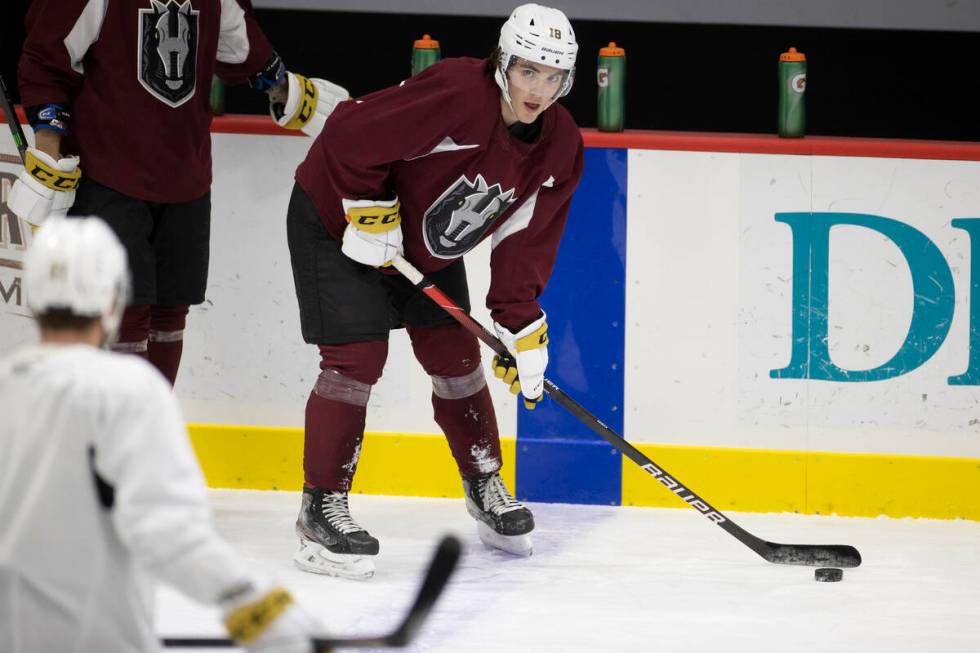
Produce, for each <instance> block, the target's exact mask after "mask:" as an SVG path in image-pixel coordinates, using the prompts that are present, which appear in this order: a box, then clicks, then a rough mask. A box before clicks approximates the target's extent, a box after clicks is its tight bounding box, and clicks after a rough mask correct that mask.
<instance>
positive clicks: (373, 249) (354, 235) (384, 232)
mask: <svg viewBox="0 0 980 653" xmlns="http://www.w3.org/2000/svg"><path fill="white" fill-rule="evenodd" d="M400 208H401V205H400V204H399V203H398V198H397V197H396V198H395V199H393V200H386V201H380V202H376V201H373V200H344V211H345V212H346V214H347V228H346V229H345V230H344V242H343V245H341V247H340V251H342V252H343V253H344V254H346V255H347V256H348V257H350V258H352V259H354V260H355V261H357V262H358V263H363V264H364V265H370V266H372V267H376V268H380V267H382V266H385V265H388V264H389V263H390V262H391V259H393V258H394V257H395V254H401V253H402V216H401V215H400V214H399V213H398V211H399V209H400Z"/></svg>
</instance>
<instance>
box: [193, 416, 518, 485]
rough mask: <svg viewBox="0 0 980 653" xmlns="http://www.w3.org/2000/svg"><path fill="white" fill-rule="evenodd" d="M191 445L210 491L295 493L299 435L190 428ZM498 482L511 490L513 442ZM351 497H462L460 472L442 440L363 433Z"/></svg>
mask: <svg viewBox="0 0 980 653" xmlns="http://www.w3.org/2000/svg"><path fill="white" fill-rule="evenodd" d="M187 429H188V431H189V432H190V436H191V443H192V444H193V445H194V450H195V452H196V453H197V457H198V460H199V461H200V462H201V467H202V468H203V470H204V476H205V478H206V479H207V482H208V485H209V486H210V487H220V488H234V489H252V490H300V489H302V487H303V429H301V428H281V427H269V426H228V425H223V424H189V425H188V426H187ZM500 448H501V453H502V455H503V461H504V466H503V469H502V470H501V476H502V477H503V479H504V481H505V482H506V483H507V485H508V487H510V488H513V487H514V460H515V448H516V447H515V442H514V438H512V437H511V438H501V439H500ZM353 492H359V493H363V494H388V495H400V496H419V497H462V496H463V488H462V486H461V484H460V479H459V472H458V471H457V469H456V462H455V461H454V460H453V457H452V454H451V453H450V451H449V446H448V445H447V444H446V439H445V438H444V437H443V436H442V435H419V434H415V433H411V434H408V433H368V434H366V435H365V438H364V445H363V446H362V448H361V460H360V463H359V464H358V467H357V475H356V476H355V477H354V487H353Z"/></svg>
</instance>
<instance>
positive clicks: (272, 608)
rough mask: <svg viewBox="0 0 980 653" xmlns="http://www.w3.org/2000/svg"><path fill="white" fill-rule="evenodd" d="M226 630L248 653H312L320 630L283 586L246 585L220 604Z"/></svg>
mask: <svg viewBox="0 0 980 653" xmlns="http://www.w3.org/2000/svg"><path fill="white" fill-rule="evenodd" d="M222 610H223V613H224V622H225V627H226V628H227V629H228V635H229V636H230V637H231V638H232V639H233V640H234V641H235V643H236V644H238V645H239V646H241V647H243V648H244V649H245V650H246V651H248V652H249V653H313V637H314V636H316V635H318V634H319V633H320V632H321V630H320V627H319V624H318V623H317V622H316V620H315V619H313V617H311V616H310V615H309V614H307V613H306V612H305V611H304V610H303V609H302V608H300V607H299V606H298V605H296V603H295V602H294V601H293V597H292V595H291V594H290V593H289V592H288V591H286V590H285V589H283V588H282V587H276V588H273V589H269V588H265V589H262V590H258V589H255V588H254V587H253V586H247V587H245V588H243V589H242V590H240V591H238V592H236V593H234V594H233V595H232V596H231V597H230V598H227V599H225V600H224V601H223V603H222Z"/></svg>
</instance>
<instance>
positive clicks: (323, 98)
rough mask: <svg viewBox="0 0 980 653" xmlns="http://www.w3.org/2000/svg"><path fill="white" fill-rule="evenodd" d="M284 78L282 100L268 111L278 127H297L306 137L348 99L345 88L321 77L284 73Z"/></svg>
mask: <svg viewBox="0 0 980 653" xmlns="http://www.w3.org/2000/svg"><path fill="white" fill-rule="evenodd" d="M286 79H287V84H288V90H287V95H286V103H285V104H281V103H279V102H273V103H272V104H271V105H270V106H269V113H271V114H272V119H273V120H275V121H276V124H277V125H279V126H280V127H285V128H286V129H299V130H301V131H302V132H303V133H304V134H306V135H308V136H314V137H315V136H316V135H317V134H319V133H320V131H322V130H323V123H325V122H326V121H327V117H328V116H329V115H330V114H331V113H333V110H334V109H335V108H336V106H337V105H338V104H340V103H341V102H343V101H344V100H349V99H350V94H349V93H348V92H347V89H345V88H343V87H342V86H337V85H336V84H334V83H333V82H328V81H327V80H325V79H307V78H306V77H303V76H302V75H296V74H294V73H286Z"/></svg>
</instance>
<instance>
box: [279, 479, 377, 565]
mask: <svg viewBox="0 0 980 653" xmlns="http://www.w3.org/2000/svg"><path fill="white" fill-rule="evenodd" d="M296 535H297V536H299V548H298V549H297V550H296V553H295V555H293V562H294V563H295V564H296V566H297V567H299V568H300V569H302V570H303V571H309V572H312V573H314V574H325V575H327V576H340V577H342V578H352V579H355V580H367V579H368V578H371V577H372V576H374V560H373V559H372V558H371V556H376V555H378V540H376V539H375V538H373V537H371V535H370V534H369V533H368V532H367V531H366V530H364V529H363V528H361V527H360V526H358V525H357V522H355V521H354V520H353V519H352V518H351V516H350V508H349V507H348V505H347V493H346V492H334V491H330V490H322V489H320V488H304V489H303V507H302V508H301V509H300V513H299V518H298V519H297V520H296Z"/></svg>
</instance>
